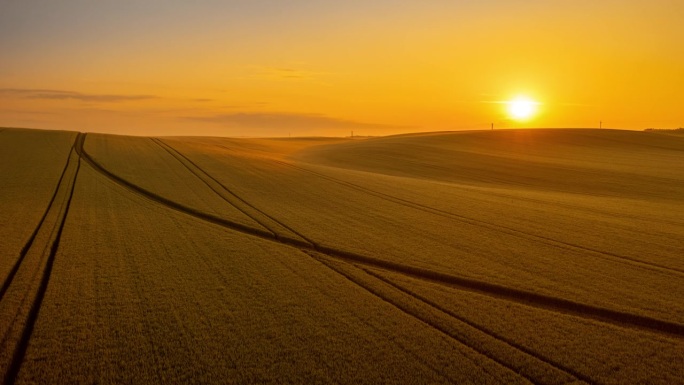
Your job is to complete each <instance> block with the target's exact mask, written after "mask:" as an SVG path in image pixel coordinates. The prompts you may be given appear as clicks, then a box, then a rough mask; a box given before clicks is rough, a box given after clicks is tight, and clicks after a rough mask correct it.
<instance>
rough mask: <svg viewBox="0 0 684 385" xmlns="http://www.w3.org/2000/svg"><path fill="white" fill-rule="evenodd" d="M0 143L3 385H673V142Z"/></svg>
mask: <svg viewBox="0 0 684 385" xmlns="http://www.w3.org/2000/svg"><path fill="white" fill-rule="evenodd" d="M0 149H1V151H0V181H2V189H0V213H2V215H1V216H0V230H1V231H2V234H4V236H3V237H2V238H0V257H1V258H2V259H1V260H0V282H2V286H1V288H2V289H1V291H0V327H1V330H0V332H1V333H2V342H1V345H0V368H1V369H2V371H3V376H4V383H7V384H15V383H16V384H31V383H103V384H106V383H349V384H352V383H354V384H356V383H368V384H376V383H397V384H404V383H456V384H461V383H474V384H480V383H481V384H491V383H502V384H511V383H533V384H568V383H588V384H638V383H639V384H641V383H648V384H681V383H684V380H682V376H681V371H682V367H684V301H682V298H684V257H682V255H684V216H682V213H684V137H680V136H675V135H667V134H662V133H659V132H634V131H618V130H510V131H476V132H451V133H429V134H414V135H399V136H391V137H379V138H368V139H341V138H340V139H335V138H292V139H229V138H207V137H164V138H142V137H124V136H112V135H102V134H83V133H76V132H65V131H62V132H56V131H38V130H23V129H9V128H8V129H4V130H2V131H0Z"/></svg>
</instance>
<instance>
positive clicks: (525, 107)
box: [508, 97, 539, 120]
mask: <svg viewBox="0 0 684 385" xmlns="http://www.w3.org/2000/svg"><path fill="white" fill-rule="evenodd" d="M537 104H539V103H537V102H535V101H533V100H530V99H528V98H524V97H519V98H516V99H513V100H511V101H509V102H508V114H509V115H510V116H511V118H513V119H515V120H527V119H530V118H531V117H532V116H534V114H535V113H536V112H537Z"/></svg>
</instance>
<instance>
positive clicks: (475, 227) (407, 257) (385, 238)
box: [174, 141, 684, 324]
mask: <svg viewBox="0 0 684 385" xmlns="http://www.w3.org/2000/svg"><path fill="white" fill-rule="evenodd" d="M174 146H179V149H181V150H182V151H183V153H184V154H185V155H186V156H188V157H189V158H191V159H192V160H193V161H194V162H195V163H197V164H199V165H200V166H201V167H202V168H203V169H205V170H206V171H207V172H208V173H211V174H212V175H214V176H215V177H216V178H217V179H219V180H220V181H221V182H222V183H224V184H227V185H228V186H229V187H230V188H231V189H232V190H234V191H236V192H237V193H238V194H240V195H241V196H244V197H249V200H250V203H252V204H253V205H255V206H257V207H260V208H261V209H262V210H264V211H266V212H268V213H269V214H270V215H271V216H273V217H276V218H278V219H279V220H281V221H283V222H284V223H287V224H288V225H289V226H291V227H292V228H295V229H296V230H297V231H298V232H299V233H301V234H305V235H306V236H307V238H309V239H311V240H313V241H314V242H315V243H316V244H317V245H319V246H320V249H321V250H324V249H325V248H327V249H333V250H342V251H344V252H348V253H351V254H354V255H362V256H372V257H373V258H375V259H381V260H386V261H391V262H394V263H397V264H399V265H403V266H407V265H408V266H414V267H417V268H421V269H424V270H429V271H434V272H438V273H443V274H446V275H451V276H461V277H464V278H466V279H468V280H473V281H480V282H488V283H492V284H494V285H495V286H504V287H510V288H514V289H515V290H520V291H522V292H530V293H537V294H540V295H542V296H547V297H554V298H562V299H565V300H567V301H569V302H570V303H585V304H587V305H589V306H590V307H594V308H600V309H610V310H614V311H616V312H617V313H622V314H638V315H640V316H644V317H645V318H647V319H662V320H664V321H666V322H669V323H673V324H682V323H683V322H684V307H682V306H681V305H682V304H681V303H680V302H679V301H676V300H675V296H676V293H681V292H682V291H681V288H682V283H684V276H683V275H682V274H681V273H680V272H678V271H673V270H672V269H671V267H674V266H676V265H677V264H678V263H679V262H677V263H675V264H674V266H670V265H669V264H660V263H657V264H658V265H660V266H662V267H666V268H667V269H664V268H661V267H657V266H653V265H652V264H653V262H651V261H650V258H639V259H638V261H625V260H624V259H622V258H616V257H613V256H608V255H605V254H603V253H598V252H593V251H589V250H586V246H583V247H585V248H579V247H570V246H568V245H564V244H563V243H562V242H565V241H562V242H555V241H553V242H552V241H549V240H548V239H545V238H550V237H548V236H546V235H545V234H544V233H543V232H534V233H533V234H535V236H528V235H525V234H522V233H521V231H522V230H520V231H515V230H516V227H513V226H505V225H504V226H505V227H507V228H508V229H506V228H502V227H501V226H497V225H491V226H483V224H482V223H478V222H476V221H470V223H465V222H464V221H459V220H456V219H453V218H447V217H445V215H438V214H437V213H434V212H427V211H426V210H423V209H419V208H416V207H409V206H408V205H406V204H400V203H398V202H396V201H390V200H388V199H384V198H380V197H378V196H373V195H370V194H368V193H366V192H362V191H358V190H354V189H352V188H349V187H343V186H341V185H339V184H338V183H335V182H333V181H329V180H326V179H324V178H320V177H314V176H313V175H311V174H309V173H306V172H304V171H301V170H296V169H292V168H291V167H288V166H285V165H283V164H279V163H276V162H273V161H272V160H271V159H270V158H264V156H255V155H242V153H244V152H248V151H247V150H242V152H237V151H234V152H227V151H226V150H225V149H224V148H217V147H216V146H213V147H207V146H206V145H203V144H193V143H192V142H191V141H190V142H178V141H175V142H174ZM223 175H230V176H231V178H226V177H223ZM238 181H239V182H238ZM300 186H307V187H306V188H300ZM387 188H388V189H389V188H391V185H388V186H387ZM402 191H403V190H402ZM451 199H453V200H454V201H456V200H457V199H458V196H456V197H452V198H451ZM311 202H317V203H318V204H317V205H315V206H312V205H311ZM421 204H422V203H421ZM426 206H428V207H431V206H430V205H426ZM481 210H483V212H487V211H488V210H494V211H496V210H497V208H496V207H495V206H492V205H489V206H482V208H481ZM445 211H446V210H445ZM449 212H451V211H449ZM456 212H458V211H456ZM442 214H443V213H442ZM520 214H521V215H524V213H523V212H521V213H520ZM459 215H460V214H459ZM472 215H474V214H472V212H470V213H468V215H467V216H468V217H471V216H472ZM505 215H506V214H504V216H503V217H501V216H500V218H502V220H501V221H502V222H506V221H508V219H507V217H506V216H505ZM462 216H466V215H462ZM475 218H477V216H475ZM329 219H330V220H329ZM538 220H539V221H541V222H540V223H543V221H545V220H547V218H546V217H545V216H540V217H539V218H538ZM551 220H553V219H551ZM485 222H489V223H495V222H494V219H492V220H487V221H485ZM518 228H519V229H524V228H525V227H522V226H521V227H518ZM511 229H512V230H511ZM568 230H569V231H574V230H573V228H568ZM612 231H614V232H616V231H617V230H612ZM537 234H539V235H538V236H537ZM551 239H554V238H551ZM561 239H562V238H561ZM632 242H634V241H632ZM566 243H568V242H566ZM572 244H573V245H579V244H578V243H575V242H572ZM671 244H672V246H671V248H670V249H662V250H663V252H667V255H668V258H669V259H671V260H673V261H674V260H675V258H673V253H674V250H681V243H677V242H675V241H672V242H671ZM666 247H668V248H669V247H670V246H669V245H666ZM596 250H600V251H604V250H602V249H601V248H596ZM666 250H667V251H666ZM621 255H622V254H621ZM643 261H646V262H648V263H642V262H643ZM675 268H676V269H678V267H675ZM637 286H638V287H639V288H640V289H639V291H636V290H633V289H632V288H633V287H637ZM663 293H672V296H663Z"/></svg>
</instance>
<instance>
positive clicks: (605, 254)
mask: <svg viewBox="0 0 684 385" xmlns="http://www.w3.org/2000/svg"><path fill="white" fill-rule="evenodd" d="M273 162H277V163H280V164H283V165H286V166H289V167H293V168H295V169H298V170H302V171H304V172H308V173H311V174H312V175H315V176H317V177H320V178H324V179H327V180H330V181H333V182H335V183H338V184H340V185H342V186H345V187H348V188H351V189H354V190H358V191H361V192H364V193H367V194H370V195H373V196H376V197H379V198H381V199H386V200H388V201H391V202H395V203H398V204H400V205H404V206H407V207H411V208H415V209H417V210H421V211H424V212H426V213H429V214H435V215H439V216H443V217H445V218H448V219H454V220H456V221H458V222H462V223H465V224H468V225H474V226H480V227H483V228H486V229H492V230H495V231H501V232H505V233H507V234H511V235H514V236H518V237H523V238H527V239H532V240H535V241H539V242H543V243H546V244H549V245H554V246H558V247H561V248H570V249H578V250H580V251H583V252H589V253H591V254H592V255H594V256H596V257H598V258H610V259H611V260H613V261H616V260H617V261H618V262H621V263H632V264H635V265H637V266H642V267H646V268H651V269H655V271H666V272H667V271H670V272H672V273H675V274H678V275H684V269H680V268H676V267H670V266H666V265H662V264H658V263H653V262H648V261H645V260H644V259H638V258H634V257H629V256H625V255H620V254H616V253H613V252H609V251H604V250H599V249H595V248H590V247H586V246H582V245H579V244H574V243H571V242H566V241H563V240H559V239H554V238H550V237H547V236H544V235H540V234H535V233H531V232H528V231H523V230H521V229H518V228H513V227H509V226H504V225H500V224H497V223H494V222H486V221H483V220H480V219H477V218H472V217H468V216H464V215H461V214H457V213H453V212H449V211H445V210H442V209H438V208H434V207H430V206H427V205H424V204H421V203H419V202H414V201H410V200H407V199H403V198H399V197H397V196H394V195H391V194H386V193H383V192H379V191H376V190H373V189H369V188H366V187H363V186H360V185H357V184H355V183H351V182H348V181H344V180H341V179H338V178H334V177H331V176H328V175H325V174H323V173H319V172H315V171H312V170H309V169H307V168H304V167H300V166H297V165H294V164H292V163H289V162H284V161H278V160H273Z"/></svg>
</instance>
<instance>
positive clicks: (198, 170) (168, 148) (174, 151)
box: [156, 139, 317, 247]
mask: <svg viewBox="0 0 684 385" xmlns="http://www.w3.org/2000/svg"><path fill="white" fill-rule="evenodd" d="M156 140H157V141H158V143H157V144H158V145H160V146H161V147H163V148H164V149H166V151H168V152H169V153H170V154H171V155H173V156H174V157H175V158H176V159H178V161H179V162H180V163H181V164H183V166H185V167H186V168H187V169H188V170H190V171H191V172H192V173H193V174H195V175H196V176H197V177H198V178H199V179H200V180H201V181H202V182H204V184H206V185H207V186H208V187H209V188H211V189H212V190H213V191H214V192H215V193H216V194H217V195H219V196H220V197H221V198H223V199H224V200H225V201H226V202H228V203H230V204H231V205H233V206H234V207H235V208H237V209H238V210H240V211H241V212H243V213H244V214H245V215H247V216H248V217H250V218H252V219H253V220H254V221H256V222H257V223H259V224H260V225H262V226H264V227H265V228H266V229H268V230H269V231H271V232H272V233H273V235H274V236H275V237H276V238H277V239H280V238H284V237H282V236H280V235H279V234H278V232H277V231H276V230H275V229H274V228H272V226H268V225H266V224H265V223H262V222H261V221H259V220H258V219H257V218H256V217H255V216H253V215H250V214H249V213H247V212H246V211H244V210H242V209H241V208H239V207H238V206H237V205H235V204H233V203H232V202H230V201H229V200H228V199H226V198H224V197H223V196H222V195H221V193H220V192H219V191H216V189H214V187H212V186H211V185H210V184H209V183H208V182H207V181H206V180H205V179H204V178H203V177H202V175H204V177H206V178H209V179H210V180H212V181H213V182H214V183H216V184H218V185H219V186H220V187H221V188H222V189H223V190H224V191H225V192H226V193H228V194H230V195H231V196H233V197H234V198H235V199H237V200H238V201H239V202H241V203H242V204H244V205H246V206H248V207H250V208H251V209H252V210H254V211H256V212H258V213H259V214H261V215H263V216H265V217H266V218H268V219H270V220H271V221H273V222H275V223H277V224H278V225H280V226H282V227H283V228H285V229H287V230H288V231H290V232H292V233H293V234H295V235H297V236H298V237H300V238H301V239H303V240H304V241H306V242H307V243H308V244H309V245H310V246H313V247H316V246H317V245H316V243H315V242H314V241H313V240H311V239H309V238H307V237H306V236H304V235H303V234H301V233H300V232H298V231H297V230H294V229H293V228H292V227H290V226H288V225H287V224H285V223H283V222H281V221H279V220H278V219H276V218H274V217H272V216H271V215H269V214H267V213H266V212H264V211H263V210H261V209H259V208H257V207H255V206H254V205H252V204H251V203H249V202H247V201H246V200H244V199H243V198H241V197H240V196H239V195H237V194H236V193H235V192H234V191H232V190H231V189H229V188H228V187H226V185H224V184H223V183H221V182H220V181H219V180H218V179H216V178H215V177H213V176H212V175H211V174H209V173H208V172H207V171H206V170H204V169H203V168H202V167H200V166H199V165H197V163H195V162H193V161H192V160H191V159H190V158H188V157H187V156H185V155H184V154H183V153H182V152H180V151H178V150H177V149H175V148H174V147H173V146H171V145H169V144H167V143H164V142H163V141H161V140H159V139H156ZM179 157H180V158H179ZM185 162H188V163H189V164H190V165H191V166H192V167H194V168H195V169H196V170H193V169H192V168H191V167H189V166H188V165H187V164H186V163H185ZM200 174H202V175H200Z"/></svg>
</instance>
